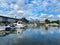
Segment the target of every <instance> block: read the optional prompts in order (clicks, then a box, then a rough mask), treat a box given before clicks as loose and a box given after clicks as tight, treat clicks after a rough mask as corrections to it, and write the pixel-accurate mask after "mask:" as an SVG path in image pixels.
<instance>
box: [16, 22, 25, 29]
mask: <svg viewBox="0 0 60 45" xmlns="http://www.w3.org/2000/svg"><path fill="white" fill-rule="evenodd" d="M16 28H17V29H25V28H26V24H25V23H24V22H22V21H18V22H17V25H16Z"/></svg>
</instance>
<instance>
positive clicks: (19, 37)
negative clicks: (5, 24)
mask: <svg viewBox="0 0 60 45" xmlns="http://www.w3.org/2000/svg"><path fill="white" fill-rule="evenodd" d="M0 45H60V28H58V27H48V28H45V27H39V28H32V27H30V28H27V29H23V30H22V29H20V30H18V31H15V32H13V33H9V34H8V35H7V34H6V35H4V36H0Z"/></svg>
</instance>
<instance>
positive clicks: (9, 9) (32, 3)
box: [0, 0, 60, 19]
mask: <svg viewBox="0 0 60 45" xmlns="http://www.w3.org/2000/svg"><path fill="white" fill-rule="evenodd" d="M20 12H22V13H24V14H23V15H22V14H21V13H20ZM0 13H2V14H4V15H11V16H12V17H13V15H14V16H17V17H26V18H28V17H32V18H34V17H35V19H36V18H37V19H42V18H43V19H46V18H50V17H53V16H52V15H54V14H57V15H58V14H60V1H59V0H53V1H52V0H23V1H22V0H0ZM41 13H42V14H41ZM50 14H52V15H50ZM54 17H55V16H54ZM50 19H51V18H50Z"/></svg>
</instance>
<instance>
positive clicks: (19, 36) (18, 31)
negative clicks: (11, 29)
mask: <svg viewBox="0 0 60 45" xmlns="http://www.w3.org/2000/svg"><path fill="white" fill-rule="evenodd" d="M24 31H25V29H20V30H17V36H18V38H22V34H23V32H24Z"/></svg>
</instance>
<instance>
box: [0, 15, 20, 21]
mask: <svg viewBox="0 0 60 45" xmlns="http://www.w3.org/2000/svg"><path fill="white" fill-rule="evenodd" d="M18 20H19V19H16V18H12V17H6V16H1V15H0V22H16V21H18Z"/></svg>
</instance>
